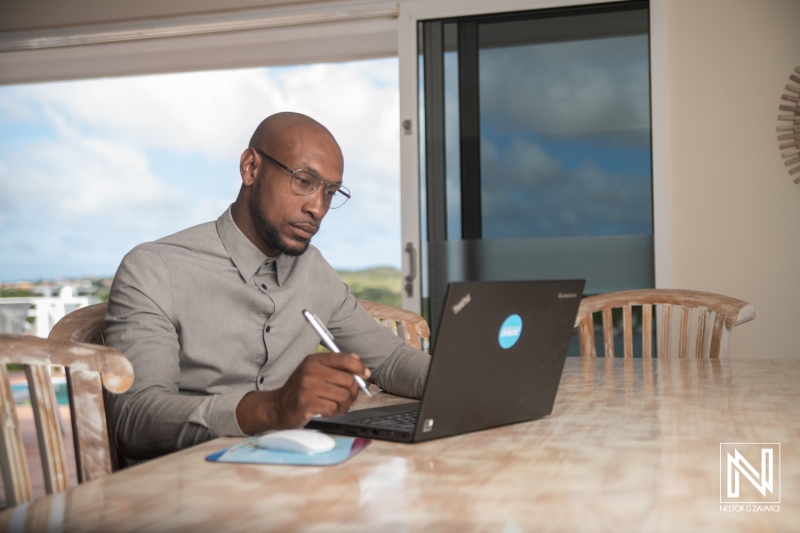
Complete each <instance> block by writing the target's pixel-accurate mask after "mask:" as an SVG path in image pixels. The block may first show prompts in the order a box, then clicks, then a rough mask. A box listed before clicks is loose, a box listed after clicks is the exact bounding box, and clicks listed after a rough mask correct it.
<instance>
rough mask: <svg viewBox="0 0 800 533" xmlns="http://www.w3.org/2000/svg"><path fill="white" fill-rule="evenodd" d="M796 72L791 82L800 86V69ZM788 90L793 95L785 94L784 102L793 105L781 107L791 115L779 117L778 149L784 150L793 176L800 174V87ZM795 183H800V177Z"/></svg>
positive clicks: (789, 87)
mask: <svg viewBox="0 0 800 533" xmlns="http://www.w3.org/2000/svg"><path fill="white" fill-rule="evenodd" d="M794 71H795V73H796V74H791V75H790V76H789V80H791V81H794V82H797V83H798V84H800V67H795V69H794ZM786 90H787V91H789V93H793V94H784V95H783V100H787V101H789V102H791V105H781V106H780V107H779V109H780V110H781V111H789V112H790V113H791V114H790V115H778V122H779V124H780V125H779V126H778V148H780V149H781V150H783V152H782V153H781V155H782V156H783V158H784V159H785V160H786V161H784V164H785V165H786V166H787V167H790V168H789V175H790V176H793V175H794V174H800V87H795V86H794V85H791V84H789V85H787V86H786ZM786 122H789V124H786ZM794 182H795V183H800V176H797V177H796V178H795V179H794Z"/></svg>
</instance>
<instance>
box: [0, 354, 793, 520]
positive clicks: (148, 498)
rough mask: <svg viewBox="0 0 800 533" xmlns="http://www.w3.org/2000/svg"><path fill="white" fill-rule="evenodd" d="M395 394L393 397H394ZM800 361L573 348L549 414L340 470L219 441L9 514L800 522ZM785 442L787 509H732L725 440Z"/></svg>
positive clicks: (378, 454)
mask: <svg viewBox="0 0 800 533" xmlns="http://www.w3.org/2000/svg"><path fill="white" fill-rule="evenodd" d="M384 398H385V399H386V398H389V399H391V397H388V396H385V397H384ZM799 408H800V361H789V360H782V361H781V360H695V359H689V360H652V361H651V360H644V361H643V360H622V359H616V360H614V359H608V360H605V359H596V360H592V359H572V358H571V359H569V360H568V361H567V365H566V368H565V371H564V376H563V379H562V383H561V388H560V390H559V393H558V398H557V400H556V405H555V409H554V411H553V414H552V415H551V416H550V417H548V418H546V419H542V420H539V421H534V422H529V423H524V424H517V425H514V426H507V427H503V428H497V429H493V430H488V431H482V432H478V433H473V434H469V435H462V436H458V437H451V438H447V439H442V440H438V441H431V442H427V443H422V444H413V445H408V444H396V443H390V442H381V441H374V442H373V443H372V445H371V446H370V447H368V448H367V449H366V450H364V451H363V452H361V453H360V454H359V455H357V456H355V457H354V458H352V459H351V460H350V461H348V462H346V463H344V464H342V465H339V466H334V467H327V468H321V467H288V466H255V465H235V464H220V463H209V462H206V461H205V460H204V458H205V456H206V455H208V454H210V453H212V452H214V451H217V450H219V449H222V448H224V447H226V446H228V445H230V444H232V443H234V442H236V439H218V440H215V441H212V442H208V443H205V444H203V445H200V446H196V447H194V448H191V449H188V450H185V451H182V452H180V453H177V454H173V455H170V456H167V457H164V458H161V459H158V460H155V461H151V462H149V463H147V464H144V465H140V466H138V467H135V468H131V469H128V470H125V471H123V472H120V473H117V474H114V475H112V476H109V477H106V478H104V479H100V480H97V481H94V482H90V483H87V484H85V485H82V486H80V487H77V488H74V489H72V490H69V491H67V492H64V493H61V494H58V495H55V496H51V497H48V498H45V499H43V500H39V501H36V502H33V503H30V504H26V505H23V506H20V507H18V508H15V509H9V510H7V511H5V512H3V513H2V514H0V527H2V526H5V527H7V528H8V529H9V530H12V531H13V530H25V531H62V530H63V531H103V532H106V531H148V532H150V531H172V530H183V531H192V532H204V531H225V532H227V531H247V532H252V531H295V530H303V531H319V532H327V531H342V532H351V531H379V532H385V531H497V532H505V533H512V532H518V531H557V530H561V531H614V532H617V531H668V532H684V531H724V532H731V531H743V532H744V531H746V532H757V531H791V530H793V531H798V530H800V448H799V447H798V444H800V416H798V409H799ZM722 442H780V443H782V447H781V461H780V468H781V481H782V487H781V496H782V503H781V504H780V512H759V513H754V512H750V513H748V512H724V511H722V510H721V506H720V466H719V465H720V460H719V459H720V457H719V456H720V443H722Z"/></svg>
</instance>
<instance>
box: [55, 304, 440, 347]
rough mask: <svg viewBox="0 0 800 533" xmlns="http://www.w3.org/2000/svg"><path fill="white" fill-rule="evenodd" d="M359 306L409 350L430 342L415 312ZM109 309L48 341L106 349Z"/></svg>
mask: <svg viewBox="0 0 800 533" xmlns="http://www.w3.org/2000/svg"><path fill="white" fill-rule="evenodd" d="M358 302H359V303H360V304H361V306H362V307H363V308H364V309H365V310H366V311H367V312H368V313H369V314H370V315H372V317H373V318H375V319H376V320H377V321H378V322H380V323H381V325H383V326H386V327H387V328H389V329H390V330H391V331H392V332H393V333H394V334H396V335H397V336H398V337H400V338H401V339H403V341H405V343H406V344H408V345H409V346H413V347H414V348H417V349H418V350H419V349H420V346H421V339H427V338H428V337H430V335H431V330H430V328H428V323H427V322H426V321H425V319H424V318H422V317H421V316H420V315H418V314H417V313H414V312H413V311H407V310H405V309H399V308H397V307H392V306H390V305H384V304H379V303H375V302H368V301H366V300H359V301H358ZM106 309H108V304H107V303H105V302H103V303H99V304H94V305H89V306H86V307H81V308H80V309H77V310H75V311H73V312H72V313H70V314H68V315H66V316H65V317H64V318H62V319H61V320H59V321H58V323H57V324H56V325H55V326H54V327H53V329H52V330H51V331H50V336H49V337H48V338H50V339H53V340H62V341H76V342H88V343H91V344H100V345H105V341H104V338H103V333H104V332H105V330H106V320H105V316H106Z"/></svg>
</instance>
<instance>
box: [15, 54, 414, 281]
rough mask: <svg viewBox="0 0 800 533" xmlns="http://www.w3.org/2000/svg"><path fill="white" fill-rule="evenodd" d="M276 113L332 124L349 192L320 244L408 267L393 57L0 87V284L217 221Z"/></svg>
mask: <svg viewBox="0 0 800 533" xmlns="http://www.w3.org/2000/svg"><path fill="white" fill-rule="evenodd" d="M278 111H296V112H300V113H305V114H307V115H309V116H311V117H313V118H315V119H316V120H318V121H319V122H321V123H322V124H323V125H325V126H326V127H327V128H328V129H329V130H331V132H332V133H333V135H334V136H335V137H336V138H337V140H338V141H339V144H340V145H341V147H342V151H343V153H344V158H345V170H344V183H345V184H346V185H347V187H348V188H349V189H350V191H351V192H352V194H353V198H352V199H351V200H350V201H348V203H347V204H345V205H344V206H343V207H342V208H340V209H337V210H331V211H329V213H328V215H327V216H326V218H325V219H324V221H323V223H322V228H321V230H320V232H319V233H318V234H317V235H316V236H315V238H314V240H313V241H312V243H313V244H314V245H315V246H317V247H318V248H319V249H320V250H321V251H322V253H323V255H324V256H325V257H326V258H327V259H328V262H329V263H331V265H332V266H333V267H334V268H337V269H343V270H352V269H360V268H366V267H371V266H393V267H397V268H399V266H400V261H401V246H400V172H399V95H398V69H397V59H396V58H390V59H381V60H370V61H359V62H351V63H340V64H318V65H305V66H296V67H279V68H255V69H237V70H222V71H209V72H195V73H181V74H162V75H151V76H137V77H125V78H107V79H96V80H82V81H74V82H59V83H45V84H35V85H17V86H7V87H0V281H18V280H37V279H56V278H61V277H80V276H88V275H95V276H110V275H113V274H114V272H115V271H116V269H117V266H118V265H119V262H120V260H121V259H122V257H123V256H124V254H125V253H127V252H128V251H129V250H130V249H131V248H133V247H134V246H136V245H137V244H139V243H142V242H147V241H152V240H155V239H158V238H160V237H163V236H166V235H170V234H172V233H175V232H176V231H180V230H181V229H184V228H187V227H190V226H193V225H196V224H200V223H203V222H208V221H213V220H216V219H217V218H218V217H219V215H220V214H222V213H223V212H224V211H225V209H226V208H227V206H228V205H229V204H230V203H231V202H232V201H233V200H234V199H235V198H236V195H237V193H238V190H239V185H240V183H241V178H240V176H239V170H238V166H239V156H240V155H241V152H242V151H243V150H244V148H246V147H247V143H248V141H249V139H250V136H251V135H252V133H253V130H254V129H255V127H256V126H257V125H258V123H259V122H260V121H261V120H262V119H263V118H265V117H266V116H269V115H270V114H272V113H275V112H278Z"/></svg>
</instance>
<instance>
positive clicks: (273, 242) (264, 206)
mask: <svg viewBox="0 0 800 533" xmlns="http://www.w3.org/2000/svg"><path fill="white" fill-rule="evenodd" d="M262 150H264V149H263V148H262ZM264 151H265V152H267V153H269V151H267V150H264ZM273 151H274V152H275V153H269V155H270V156H272V157H274V158H275V159H277V160H278V161H280V162H281V163H283V164H284V165H286V166H287V167H289V168H291V169H293V170H296V169H301V168H302V169H305V170H310V171H312V172H314V173H315V174H317V175H318V176H320V177H321V178H322V179H324V180H325V181H326V182H335V183H341V180H342V161H341V156H340V155H339V150H338V148H337V147H336V146H335V145H334V144H333V143H332V142H331V141H330V140H329V139H328V138H327V137H324V136H320V135H316V136H314V135H308V136H304V137H303V138H302V139H301V140H299V141H297V142H294V143H292V144H291V145H290V146H288V147H276V148H273ZM255 157H256V158H257V160H258V177H257V180H256V182H255V184H254V185H253V194H252V195H251V197H250V205H249V206H248V210H249V212H250V217H251V219H252V221H253V224H254V229H255V231H256V233H257V235H258V238H259V239H260V240H261V241H262V242H263V243H264V244H266V245H267V247H268V248H272V249H274V250H275V251H276V252H281V253H284V254H286V255H301V254H303V253H304V252H305V251H306V250H307V249H308V246H309V244H310V243H311V238H312V237H313V236H314V234H315V233H316V232H317V231H319V227H320V224H321V223H322V218H323V217H324V216H325V214H326V213H327V212H328V206H327V205H326V204H325V201H324V200H323V192H324V191H323V189H324V185H323V186H321V187H320V188H319V189H317V190H316V191H314V192H313V193H311V194H309V195H307V196H301V195H298V194H296V193H295V192H294V191H292V188H291V180H292V177H291V174H290V173H289V172H287V171H286V170H284V169H282V168H281V167H279V166H278V165H276V164H274V163H272V162H271V161H269V160H268V159H266V158H265V157H263V156H261V155H259V154H256V155H255Z"/></svg>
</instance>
